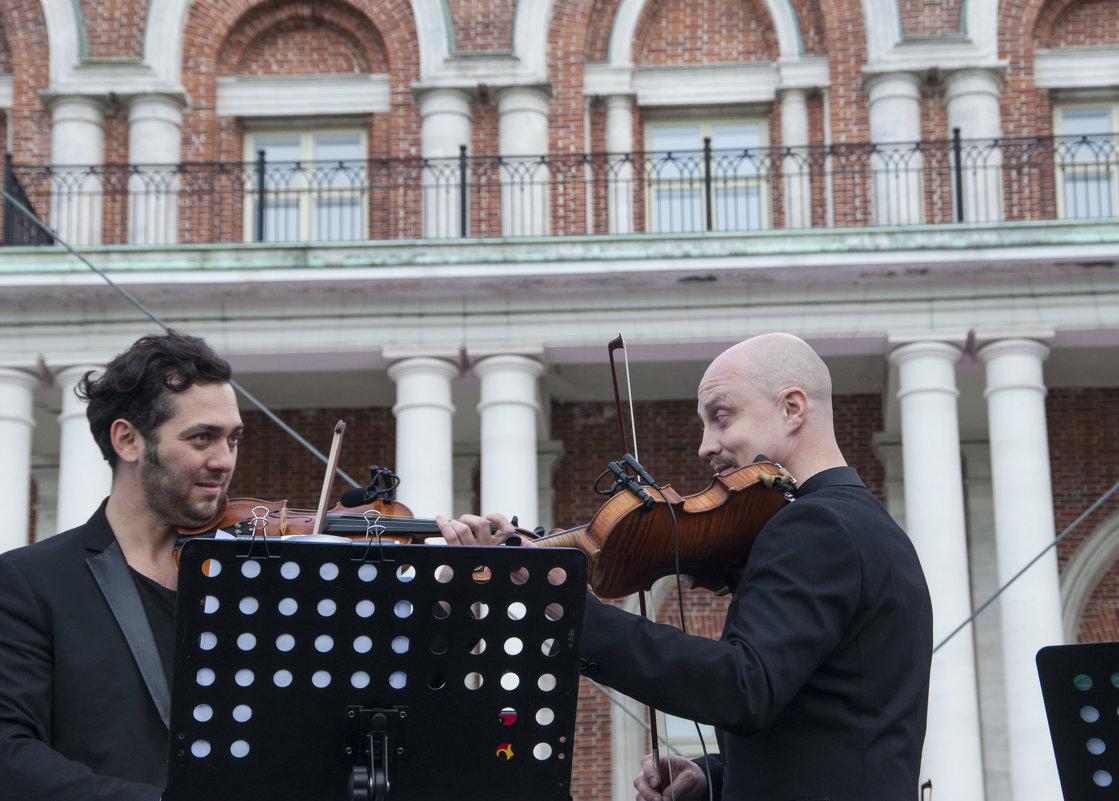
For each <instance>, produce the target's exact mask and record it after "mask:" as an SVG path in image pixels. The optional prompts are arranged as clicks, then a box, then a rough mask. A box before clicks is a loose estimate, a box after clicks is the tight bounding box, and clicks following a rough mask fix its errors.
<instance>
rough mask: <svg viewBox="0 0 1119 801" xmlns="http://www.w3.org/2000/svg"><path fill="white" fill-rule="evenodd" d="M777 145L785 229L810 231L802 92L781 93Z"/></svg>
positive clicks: (804, 96) (805, 96)
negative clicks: (779, 143)
mask: <svg viewBox="0 0 1119 801" xmlns="http://www.w3.org/2000/svg"><path fill="white" fill-rule="evenodd" d="M781 144H782V146H783V148H782V152H783V156H782V160H781V165H780V167H781V175H782V176H783V180H784V186H785V227H786V228H810V227H811V226H812V183H811V180H810V179H811V175H810V169H811V165H810V163H809V160H808V158H809V156H808V92H807V91H806V90H804V89H783V90H782V91H781ZM773 166H775V167H776V166H777V165H773Z"/></svg>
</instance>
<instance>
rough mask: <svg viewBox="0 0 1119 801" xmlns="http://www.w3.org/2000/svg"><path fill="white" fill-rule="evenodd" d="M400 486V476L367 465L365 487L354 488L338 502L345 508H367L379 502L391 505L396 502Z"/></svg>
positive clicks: (385, 468)
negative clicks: (367, 471) (367, 477)
mask: <svg viewBox="0 0 1119 801" xmlns="http://www.w3.org/2000/svg"><path fill="white" fill-rule="evenodd" d="M399 486H400V476H398V475H397V474H396V473H394V472H392V470H390V469H389V468H387V467H378V466H377V465H375V464H371V465H369V484H367V485H366V486H365V487H354V488H353V489H348V490H346V491H345V492H343V493H342V495H341V497H339V499H338V502H339V503H340V504H342V506H345V507H346V508H350V509H352V508H353V507H355V506H368V505H369V504H371V503H376V502H377V501H380V502H381V503H384V504H391V503H393V502H395V501H396V490H397V488H398V487H399Z"/></svg>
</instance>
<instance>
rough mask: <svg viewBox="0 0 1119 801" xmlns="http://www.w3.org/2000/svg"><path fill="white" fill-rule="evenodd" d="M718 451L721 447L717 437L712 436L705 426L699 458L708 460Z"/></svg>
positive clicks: (700, 442) (700, 443)
mask: <svg viewBox="0 0 1119 801" xmlns="http://www.w3.org/2000/svg"><path fill="white" fill-rule="evenodd" d="M718 452H719V447H718V443H717V442H716V440H715V437H713V436H711V435H710V434H709V433H708V431H707V429H706V428H704V429H703V437H702V438H701V439H700V441H699V458H700V459H702V460H703V461H705V462H706V461H708V460H709V459H710V458H711V457H712V456H714V455H715V454H717V453H718Z"/></svg>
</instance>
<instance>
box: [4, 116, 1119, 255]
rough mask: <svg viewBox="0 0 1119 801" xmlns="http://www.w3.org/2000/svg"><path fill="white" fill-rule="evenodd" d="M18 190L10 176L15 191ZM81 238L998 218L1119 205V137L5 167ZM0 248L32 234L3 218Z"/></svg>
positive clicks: (404, 235) (522, 231)
mask: <svg viewBox="0 0 1119 801" xmlns="http://www.w3.org/2000/svg"><path fill="white" fill-rule="evenodd" d="M9 182H11V183H9ZM5 185H6V186H8V185H13V186H15V185H18V186H21V187H22V188H23V192H24V195H23V198H24V200H25V204H24V205H27V206H29V207H31V208H33V209H36V210H37V211H38V213H39V214H40V215H42V217H43V219H44V220H45V221H46V222H47V223H48V224H49V225H51V226H52V227H53V228H54V229H55V230H56V231H57V232H58V233H59V235H60V236H61V237H62V238H63V239H65V240H67V241H70V242H72V243H74V244H91V243H104V244H137V245H163V244H177V243H200V244H201V243H232V242H276V243H291V242H314V241H353V240H392V239H425V238H437V239H446V238H460V237H523V236H574V235H591V234H614V235H626V234H643V233H688V232H703V231H752V230H762V229H803V228H810V227H811V228H821V227H859V226H872V225H884V226H912V225H922V224H934V225H935V224H942V223H953V222H968V223H994V222H1007V221H1021V220H1053V219H1061V218H1110V217H1114V216H1116V215H1117V214H1119V136H1116V135H1108V136H1081V137H1030V138H1002V139H989V140H962V139H960V138H959V133H958V131H957V132H956V135H955V136H954V137H953V138H952V139H948V140H942V141H931V142H916V143H896V144H865V143H862V144H834V145H827V146H822V145H809V146H805V147H763V148H757V149H748V150H735V151H725V150H713V149H712V148H711V146H710V142H707V143H705V146H704V148H703V149H702V150H697V151H688V152H659V153H653V152H637V153H628V154H589V155H567V154H564V155H548V156H539V157H499V156H468V155H467V154H466V152H465V149H463V150H462V151H461V152H460V154H459V156H458V157H457V158H446V159H421V158H412V159H377V160H367V161H359V160H352V161H333V162H275V161H273V162H266V161H265V160H264V155H263V153H261V155H260V157H259V158H258V159H257V160H256V161H252V162H244V163H240V162H229V163H224V162H223V163H187V164H178V165H105V166H97V167H69V166H57V165H52V166H35V165H26V164H24V165H19V164H12V163H11V162H10V160H9V161H8V162H7V163H6V165H5ZM3 214H4V222H5V228H4V244H29V243H30V242H29V238H28V237H27V236H26V235H24V234H20V233H18V231H17V230H16V229H13V228H10V227H9V224H10V223H13V222H14V221H13V218H14V217H15V216H17V215H16V213H15V209H13V208H11V203H10V202H6V204H5V208H4V209H3Z"/></svg>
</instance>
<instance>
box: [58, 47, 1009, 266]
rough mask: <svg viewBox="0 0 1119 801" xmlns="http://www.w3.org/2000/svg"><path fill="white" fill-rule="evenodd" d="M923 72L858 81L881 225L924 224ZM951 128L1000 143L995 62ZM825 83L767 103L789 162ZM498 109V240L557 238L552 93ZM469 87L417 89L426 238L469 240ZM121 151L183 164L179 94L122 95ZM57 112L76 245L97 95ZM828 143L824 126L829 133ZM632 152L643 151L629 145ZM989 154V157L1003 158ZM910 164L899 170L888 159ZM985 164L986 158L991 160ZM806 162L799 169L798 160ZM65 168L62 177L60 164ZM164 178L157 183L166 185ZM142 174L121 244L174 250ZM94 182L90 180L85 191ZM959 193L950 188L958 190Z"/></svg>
mask: <svg viewBox="0 0 1119 801" xmlns="http://www.w3.org/2000/svg"><path fill="white" fill-rule="evenodd" d="M925 73H926V70H925V69H924V68H922V69H913V70H875V71H868V73H867V77H866V80H865V83H866V89H867V94H868V97H869V118H870V134H871V139H872V141H873V142H875V143H876V144H878V145H880V151H879V152H878V153H876V155H875V159H876V165H877V166H878V167H879V170H878V171H877V172H876V174H875V177H874V183H873V193H874V198H875V201H874V202H875V210H876V212H875V213H876V221H877V223H878V224H882V225H910V224H919V223H921V222H923V221H924V210H923V209H924V198H923V187H922V177H921V171H920V164H919V163H917V160H919V158H920V157H919V154H918V155H915V154H913V153H911V152H909V149H910V148H911V147H912V143H914V142H917V141H918V140H920V139H921V133H922V127H921V91H922V86H923V84H924V82H925V80H926V78H925ZM943 81H944V87H945V98H946V103H947V118H948V126H949V130H948V131H945V132H944V136H945V137H946V138H947V137H948V135H949V133H950V131H951V130H952V129H953V128H959V129H960V132H961V136H962V137H963V138H965V139H979V140H984V141H986V140H992V141H993V140H994V139H996V138H998V136H999V135H1000V131H1001V125H1000V115H999V93H1000V91H1001V88H1002V71H1001V69H1000V68H998V67H976V68H968V69H955V70H949V71H947V72H946V73H945V74H944V76H943ZM814 89H819V90H820V91H823V92H824V93H825V97H826V93H827V89H826V87H809V86H800V85H797V84H796V81H792V82H790V83H789V85H781V86H780V87H779V88H778V89H777V95H776V98H775V100H776V101H777V102H778V103H779V106H780V114H781V143H782V147H783V150H784V154H785V155H784V158H787V159H792V160H793V163H794V164H795V162H796V161H797V160H799V159H803V158H804V157H805V154H806V153H807V150H806V148H807V146H808V145H809V143H810V142H811V138H810V135H809V114H808V106H807V98H808V95H809V93H810V92H811V91H813V90H814ZM490 92H491V98H492V102H494V104H495V105H496V107H497V113H498V151H499V152H498V155H500V156H501V157H502V164H503V170H504V173H503V175H502V189H501V192H502V194H501V232H500V233H501V235H502V236H546V235H548V234H550V233H551V223H550V217H551V209H550V197H549V191H548V182H549V180H550V176H549V174H548V171H547V166H546V165H542V164H540V163H539V157H540V155H542V154H547V153H549V152H550V150H549V145H550V142H549V131H548V124H549V116H550V112H549V108H550V102H551V92H550V89H549V87H548V85H547V84H546V83H544V84H529V85H510V86H504V87H497V88H493V89H491V90H490ZM476 97H477V90H476V89H473V88H463V87H432V88H422V87H421V88H419V89H417V91H416V99H417V103H418V106H419V110H420V117H421V120H422V124H421V147H422V151H423V156H424V157H425V158H426V159H428V160H429V165H430V166H429V167H428V168H427V170H428V175H426V176H425V180H426V181H427V182H428V183H429V184H430V189H429V191H428V192H427V193H426V194H425V201H424V236H425V237H433V238H434V237H440V238H445V237H455V236H464V235H469V234H470V231H469V230H462V229H463V226H464V224H465V225H466V226H467V227H469V223H468V222H467V221H464V220H462V218H461V214H460V210H461V208H462V206H461V197H460V196H459V194H458V193H459V192H460V191H461V190H460V189H456V188H452V189H448V186H450V187H456V186H457V185H458V182H457V180H450V178H449V176H448V175H446V174H444V173H446V172H447V171H449V170H454V169H456V168H457V166H456V165H457V158H458V156H459V149H460V147H461V146H462V145H464V144H466V145H467V148H468V152H469V143H470V142H471V141H472V140H473V125H474V120H473V107H474V104H475V102H476ZM123 101H124V102H125V103H126V104H127V108H128V130H129V153H128V159H129V161H130V162H131V163H133V164H139V165H146V166H156V165H173V164H177V163H178V162H179V160H180V157H181V139H182V121H183V109H184V101H183V99H182V98H181V97H179V96H178V95H175V94H162V93H157V92H152V93H141V94H136V95H131V96H126V97H124V98H123ZM603 101H604V106H605V109H606V124H605V143H606V150H607V152H608V153H616V154H628V153H631V152H633V151H634V150H635V147H634V145H635V143H634V125H633V121H634V114H635V110H636V104H637V98H636V95H635V94H634V93H632V92H629V93H618V94H611V95H608V96H606V97H604V98H603ZM48 106H49V108H50V111H51V115H52V146H51V162H52V164H53V165H56V166H59V167H62V168H63V169H61V170H60V171H58V172H57V173H56V175H55V177H54V180H55V182H56V184H57V185H58V188H59V190H60V191H58V192H55V193H53V199H52V204H53V205H52V208H51V219H52V221H53V223H54V226H55V228H56V230H57V231H58V232H59V233H60V234H61V235H62V236H63V238H65V239H66V240H67V241H69V242H71V243H73V244H75V245H87V244H98V243H100V242H101V238H102V230H101V227H102V214H101V213H100V212H101V208H100V204H101V202H102V200H101V188H100V187H99V186H96V185H92V182H94V181H97V180H98V178H97V177H96V176H95V175H93V174H92V173H91V171H90V170H89V168H90V167H99V166H101V165H102V164H103V163H104V157H105V156H104V151H105V141H104V140H105V134H104V125H105V113H106V110H107V106H106V103H105V101H103V100H102V99H101V98H99V97H97V96H91V95H54V96H51V97H49V98H48ZM824 135H825V138H826V139H827V140H829V141H830V131H825V134H824ZM636 149H640V148H636ZM993 157H995V158H997V154H995V155H994V156H993ZM901 158H905V160H906V164H907V165H908V166H907V167H906V169H905V170H899V169H897V165H892V162H891V160H893V159H901ZM989 158H990V157H988V160H989ZM613 166H614V172H612V173H611V174H610V175H609V176H608V177H607V183H608V185H609V186H610V191H608V192H607V204H608V208H607V219H608V226H609V230H608V231H607V233H611V234H626V233H631V232H632V231H633V197H632V186H633V180H634V172H633V171H634V167H633V165H632V164H631V163H630V162H629V161H628V160H626V159H619V161H618V163H617V164H616V165H613ZM805 166H806V165H805ZM67 168H68V169H67ZM782 172H783V173H785V175H784V178H783V180H784V182H785V187H784V189H785V191H784V192H783V193H782V194H783V198H784V216H785V220H786V226H787V227H791V228H805V227H809V226H810V225H811V223H812V221H811V218H810V216H809V215H808V212H807V210H808V209H809V207H810V203H809V202H808V201H809V196H810V191H811V188H810V186H809V183H808V179H807V174H806V170H804V169H803V167H801V166H793V165H789V167H788V169H785V170H783V171H782ZM161 180H162V179H161ZM963 180H964V182H965V185H964V186H963V187H961V192H962V196H963V197H964V207H965V219H982V220H996V219H1000V218H1001V214H1002V200H1001V177H1000V175H999V167H998V164H997V163H994V164H991V163H987V164H985V166H984V169H983V170H981V171H976V172H974V173H968V172H967V171H966V170H965V171H964V179H963ZM143 181H144V178H143V176H140V175H133V176H131V177H130V183H129V189H130V193H131V195H132V200H131V202H130V205H129V208H130V219H129V231H128V236H129V240H128V241H129V242H130V243H133V244H149V245H150V244H173V243H175V242H176V241H177V239H178V212H177V206H176V205H175V204H176V202H177V201H176V198H177V194H176V192H175V184H174V183H167V182H166V181H162V182H161V183H160V185H159V186H155V187H153V186H146V185H144V183H143ZM86 184H90V185H88V186H87V185H86ZM953 196H954V197H955V193H953Z"/></svg>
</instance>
